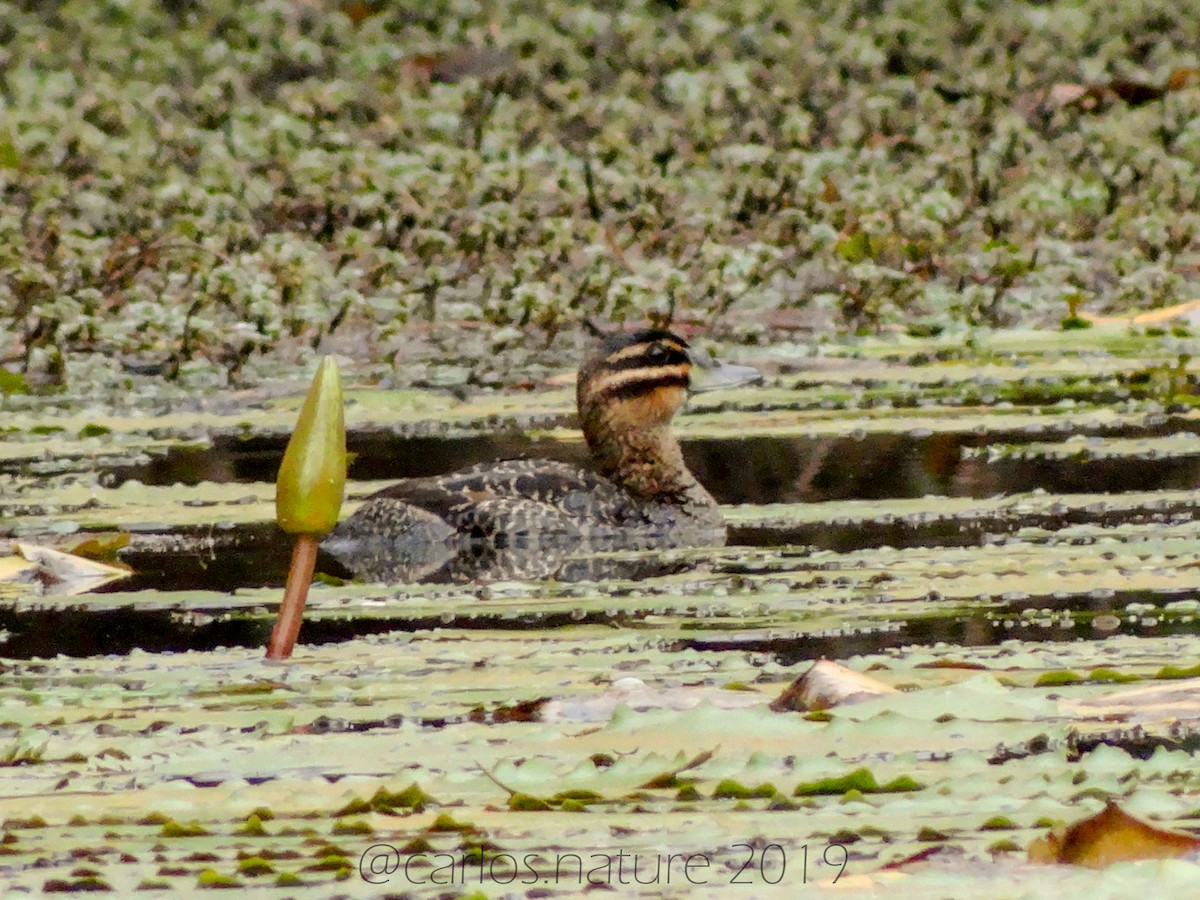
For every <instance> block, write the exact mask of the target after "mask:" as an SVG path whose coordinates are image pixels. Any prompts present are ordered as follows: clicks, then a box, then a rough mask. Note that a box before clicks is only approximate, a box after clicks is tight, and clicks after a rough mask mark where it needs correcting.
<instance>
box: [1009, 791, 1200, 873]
mask: <svg viewBox="0 0 1200 900" xmlns="http://www.w3.org/2000/svg"><path fill="white" fill-rule="evenodd" d="M1197 852H1200V839H1197V838H1195V837H1193V836H1191V835H1190V834H1179V833H1177V832H1173V831H1163V830H1162V829H1160V828H1155V827H1154V826H1153V825H1149V824H1147V823H1146V822H1143V821H1141V820H1140V819H1135V818H1134V817H1133V816H1131V815H1128V814H1127V813H1124V812H1122V811H1121V810H1120V809H1118V808H1117V806H1116V804H1114V803H1109V804H1108V805H1107V806H1105V807H1104V809H1103V810H1101V811H1100V812H1099V813H1097V814H1096V815H1094V816H1092V817H1091V818H1088V819H1084V820H1083V821H1081V822H1076V823H1075V824H1074V825H1069V826H1067V827H1065V828H1056V829H1053V830H1052V831H1051V832H1050V833H1049V834H1047V835H1046V836H1045V837H1044V838H1039V839H1038V840H1036V841H1034V842H1033V843H1032V844H1030V845H1029V861H1030V862H1035V863H1070V864H1071V865H1076V866H1087V867H1089V868H1093V869H1102V868H1104V867H1105V866H1109V865H1112V864H1113V863H1115V862H1126V861H1129V860H1137V859H1174V858H1177V857H1180V856H1187V855H1188V854H1189V853H1197Z"/></svg>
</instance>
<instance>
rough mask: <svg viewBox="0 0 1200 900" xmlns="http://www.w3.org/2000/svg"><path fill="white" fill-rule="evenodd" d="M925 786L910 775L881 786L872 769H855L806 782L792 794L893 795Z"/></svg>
mask: <svg viewBox="0 0 1200 900" xmlns="http://www.w3.org/2000/svg"><path fill="white" fill-rule="evenodd" d="M922 789H923V786H922V785H921V784H919V783H917V781H915V780H914V779H913V778H911V777H910V776H908V775H901V776H898V777H896V778H893V779H892V780H891V781H889V782H887V783H886V784H882V785H881V784H880V783H879V782H878V781H877V780H876V779H875V776H874V774H873V773H872V772H871V771H870V769H865V768H864V769H855V770H854V771H853V772H849V773H848V774H846V775H841V776H837V777H832V778H822V779H820V780H818V781H806V782H801V783H800V784H798V785H796V789H795V790H794V791H793V792H792V794H793V796H796V797H807V796H815V795H821V794H832V795H838V794H842V795H845V794H847V793H849V792H851V791H857V792H858V794H859V796H861V795H863V794H892V793H903V792H906V791H919V790H922Z"/></svg>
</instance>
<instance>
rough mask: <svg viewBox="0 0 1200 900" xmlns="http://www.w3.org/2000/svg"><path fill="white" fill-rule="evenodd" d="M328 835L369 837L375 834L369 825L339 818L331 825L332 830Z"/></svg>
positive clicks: (360, 820)
mask: <svg viewBox="0 0 1200 900" xmlns="http://www.w3.org/2000/svg"><path fill="white" fill-rule="evenodd" d="M330 833H331V834H336V835H347V834H357V835H371V834H374V833H375V829H374V828H372V827H371V825H370V823H368V822H365V821H363V820H362V819H343V818H339V819H338V820H337V821H336V822H334V823H333V830H332V831H331V832H330Z"/></svg>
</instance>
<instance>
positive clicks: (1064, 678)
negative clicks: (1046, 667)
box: [1033, 671, 1086, 687]
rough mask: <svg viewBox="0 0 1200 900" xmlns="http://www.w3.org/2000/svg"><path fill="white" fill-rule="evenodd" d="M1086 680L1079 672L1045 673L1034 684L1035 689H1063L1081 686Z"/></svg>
mask: <svg viewBox="0 0 1200 900" xmlns="http://www.w3.org/2000/svg"><path fill="white" fill-rule="evenodd" d="M1085 680H1086V679H1085V678H1084V676H1082V675H1080V674H1079V673H1078V672H1070V671H1061V672H1043V673H1042V674H1041V675H1039V676H1038V679H1037V681H1035V682H1034V684H1033V686H1034V687H1063V686H1064V685H1069V684H1081V683H1082V682H1084V681H1085Z"/></svg>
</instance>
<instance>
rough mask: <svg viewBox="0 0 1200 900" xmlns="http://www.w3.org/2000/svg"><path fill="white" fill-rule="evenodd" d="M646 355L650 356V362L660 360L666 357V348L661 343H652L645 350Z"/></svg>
mask: <svg viewBox="0 0 1200 900" xmlns="http://www.w3.org/2000/svg"><path fill="white" fill-rule="evenodd" d="M646 355H647V356H648V357H649V358H650V361H651V362H662V361H663V360H664V359H666V358H667V348H666V347H664V346H663V345H662V344H654V345H653V346H652V347H651V348H650V349H649V350H647V351H646Z"/></svg>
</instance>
